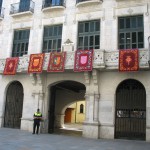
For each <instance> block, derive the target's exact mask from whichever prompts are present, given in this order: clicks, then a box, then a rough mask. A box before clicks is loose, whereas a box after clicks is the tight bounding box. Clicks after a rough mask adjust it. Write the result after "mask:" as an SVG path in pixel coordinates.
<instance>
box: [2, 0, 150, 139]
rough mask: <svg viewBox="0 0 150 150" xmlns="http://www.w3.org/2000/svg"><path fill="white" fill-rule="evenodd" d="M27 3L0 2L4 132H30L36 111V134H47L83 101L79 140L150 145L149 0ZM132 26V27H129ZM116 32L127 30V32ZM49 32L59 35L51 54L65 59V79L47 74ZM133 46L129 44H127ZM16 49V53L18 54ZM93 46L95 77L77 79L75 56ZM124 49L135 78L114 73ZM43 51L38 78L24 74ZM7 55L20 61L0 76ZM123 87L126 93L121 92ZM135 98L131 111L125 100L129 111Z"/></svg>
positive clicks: (88, 74)
mask: <svg viewBox="0 0 150 150" xmlns="http://www.w3.org/2000/svg"><path fill="white" fill-rule="evenodd" d="M25 1H26V2H25ZM25 1H23V0H20V1H19V0H3V1H2V4H1V7H2V8H5V9H1V18H0V19H1V20H0V73H1V75H0V85H1V86H0V92H1V96H0V125H1V127H11V128H20V129H21V130H27V131H32V124H33V121H32V117H33V113H34V112H35V111H36V109H37V107H39V108H40V109H41V111H42V113H43V116H44V122H42V126H41V132H43V133H52V132H54V129H55V128H59V127H62V126H63V123H64V113H65V109H66V108H67V107H68V106H69V105H70V104H71V103H73V102H75V101H77V100H83V99H85V102H86V119H85V121H84V124H83V136H84V137H90V138H105V139H106V138H107V139H114V138H128V139H130V138H131V139H132V138H134V139H136V138H137V139H138V138H139V139H144V140H146V141H150V71H149V64H148V60H149V42H148V37H149V36H150V1H149V0H77V1H76V0H64V1H59V0H58V1H57V0H55V1H48V0H45V1H43V2H42V1H41V0H33V1H32V0H29V1H28V0H25ZM27 3H29V5H28V4H27ZM21 6H22V7H21ZM22 8H23V9H22ZM122 20H123V21H124V22H123V25H122ZM132 23H133V24H132ZM93 24H94V25H93ZM129 24H130V25H131V26H132V25H133V26H134V25H135V26H137V28H136V27H135V28H134V27H133V26H132V27H133V28H132V27H130V26H129V27H128V25H129ZM121 25H122V26H124V25H126V28H124V27H122V26H121ZM89 26H91V27H89ZM49 27H52V31H53V32H55V27H57V29H56V32H59V29H60V30H61V31H60V32H59V34H58V35H57V36H56V37H55V36H54V37H52V36H51V37H48V38H49V39H48V40H49V41H50V40H51V41H52V42H53V43H54V42H56V43H57V46H58V47H57V46H56V48H58V49H59V51H66V53H67V54H66V62H65V71H64V72H63V73H47V72H46V70H47V65H48V61H49V54H50V51H53V50H54V49H55V46H54V47H53V48H54V49H53V48H51V49H50V51H47V49H46V48H45V47H44V44H45V43H46V40H47V37H46V34H47V30H46V29H47V28H48V29H49ZM82 27H83V28H84V32H82V31H83V30H82ZM138 27H139V28H138ZM122 29H123V30H122ZM133 29H135V31H133V32H134V33H133V32H132V30H133ZM89 30H90V31H89ZM49 32H50V31H49ZM121 33H123V34H122V35H123V37H122V39H123V38H125V39H126V40H125V41H123V45H121V44H122V43H121V42H119V40H121ZM128 33H129V34H128ZM49 34H50V33H49ZM90 34H91V37H90ZM134 34H135V36H134ZM17 35H18V37H17ZM23 35H24V36H25V37H23ZM136 37H137V38H138V39H139V40H138V39H136ZM21 38H22V39H21ZM90 38H91V39H90ZM130 39H132V42H131V41H128V40H130ZM134 40H135V43H134ZM140 40H141V41H140ZM83 41H84V42H83ZM44 42H45V43H44ZM90 42H91V43H90ZM94 42H95V44H94ZM22 43H24V44H22ZM59 43H61V44H59ZM19 44H20V45H19ZM86 44H87V45H88V46H87V45H86ZM134 44H135V45H136V46H135V45H134ZM16 45H17V46H18V47H19V46H20V47H19V48H16V47H15V46H16ZM25 45H26V46H25ZM53 45H54V44H53ZM93 45H94V59H93V70H92V71H91V72H79V73H78V72H76V73H75V72H74V71H73V68H74V54H75V51H76V50H77V49H79V48H80V49H84V48H91V47H92V48H93ZM21 46H22V47H21ZM90 46H91V47H90ZM121 46H123V48H130V49H131V48H138V49H139V66H140V69H139V71H138V72H124V73H120V72H118V57H119V49H120V48H121ZM19 49H21V51H19ZM44 49H46V50H45V51H44ZM58 49H57V50H58ZM42 52H45V59H44V66H43V72H42V73H41V74H29V73H28V64H29V58H30V54H36V53H42ZM12 56H13V57H14V56H19V63H18V68H17V74H16V75H14V76H6V75H3V70H4V66H5V61H6V58H9V57H12ZM134 85H135V86H136V87H135V88H134ZM126 87H129V88H130V89H131V90H129V91H128V90H127V91H126ZM134 89H135V90H134ZM120 91H121V92H122V93H123V94H122V95H121V94H120V93H119V92H120ZM130 92H131V93H134V94H130ZM140 92H141V94H139V93H140ZM138 94H139V95H138ZM120 95H121V96H120ZM128 95H129V96H130V95H131V96H132V98H129V97H128ZM141 95H142V96H141ZM140 96H141V98H140V100H139V103H138V104H137V107H136V108H135V109H134V108H133V107H130V105H129V104H128V100H129V99H130V100H132V101H133V102H132V103H131V105H133V106H134V101H136V99H138V98H139V97H140ZM119 98H122V99H123V98H124V100H125V101H127V103H124V102H122V104H123V106H122V105H121V104H120V105H119V102H118V101H119ZM135 103H137V102H135ZM118 105H119V106H120V107H119V106H118ZM140 106H141V107H140ZM131 112H132V113H131ZM118 113H120V114H119V115H120V116H121V117H120V116H119V115H118ZM135 113H136V115H135ZM13 114H15V115H16V117H14V116H12V115H13ZM136 116H137V117H136ZM118 118H120V122H119V119H118Z"/></svg>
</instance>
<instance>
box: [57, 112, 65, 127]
mask: <svg viewBox="0 0 150 150" xmlns="http://www.w3.org/2000/svg"><path fill="white" fill-rule="evenodd" d="M64 116H65V115H64V114H56V115H55V128H63V127H64Z"/></svg>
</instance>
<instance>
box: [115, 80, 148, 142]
mask: <svg viewBox="0 0 150 150" xmlns="http://www.w3.org/2000/svg"><path fill="white" fill-rule="evenodd" d="M115 115H116V120H115V138H125V139H139V140H145V135H146V91H145V88H144V86H143V85H142V84H141V83H140V82H139V81H137V80H133V79H128V80H125V81H123V82H122V83H121V84H120V85H119V86H118V88H117V91H116V113H115Z"/></svg>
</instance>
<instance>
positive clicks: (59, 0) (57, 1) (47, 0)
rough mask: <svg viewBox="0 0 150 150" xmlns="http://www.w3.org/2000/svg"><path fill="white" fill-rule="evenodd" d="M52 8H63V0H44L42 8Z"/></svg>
mask: <svg viewBox="0 0 150 150" xmlns="http://www.w3.org/2000/svg"><path fill="white" fill-rule="evenodd" d="M53 6H64V0H44V1H43V8H47V7H53Z"/></svg>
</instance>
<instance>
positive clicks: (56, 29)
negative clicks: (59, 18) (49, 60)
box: [42, 24, 63, 53]
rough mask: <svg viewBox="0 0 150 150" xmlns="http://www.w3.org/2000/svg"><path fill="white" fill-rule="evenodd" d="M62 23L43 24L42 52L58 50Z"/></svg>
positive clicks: (59, 48)
mask: <svg viewBox="0 0 150 150" xmlns="http://www.w3.org/2000/svg"><path fill="white" fill-rule="evenodd" d="M62 29H63V25H62V24H58V25H52V26H44V30H43V45H42V52H43V53H50V52H60V51H61V44H62Z"/></svg>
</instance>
